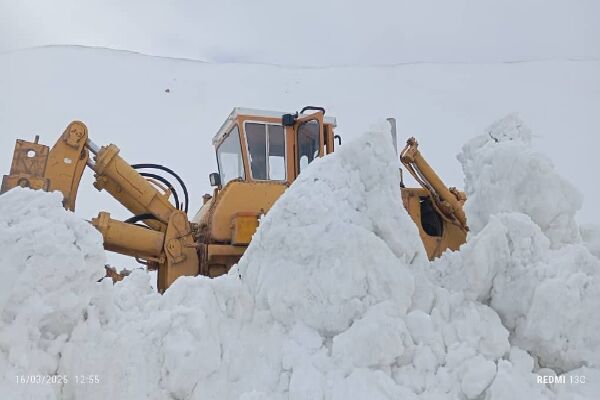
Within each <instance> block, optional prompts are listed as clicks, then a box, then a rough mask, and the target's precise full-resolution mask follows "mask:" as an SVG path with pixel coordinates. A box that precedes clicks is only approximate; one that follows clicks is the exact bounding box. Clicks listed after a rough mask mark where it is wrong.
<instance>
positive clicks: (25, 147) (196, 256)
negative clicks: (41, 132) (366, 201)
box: [0, 106, 468, 293]
mask: <svg viewBox="0 0 600 400" xmlns="http://www.w3.org/2000/svg"><path fill="white" fill-rule="evenodd" d="M389 121H390V126H391V133H392V135H393V137H394V144H395V143H396V139H395V138H396V128H395V120H393V119H389ZM335 127H336V120H335V118H333V117H330V116H325V110H324V109H323V108H321V107H312V106H309V107H304V108H303V109H302V110H301V111H300V112H296V113H283V112H273V111H262V110H255V109H248V108H239V107H236V108H234V109H233V111H232V112H231V114H230V115H229V116H228V117H227V119H226V120H225V122H224V123H223V125H222V126H221V128H220V129H219V130H218V131H217V133H216V135H215V136H214V138H213V145H214V146H215V150H216V158H217V166H218V172H217V173H212V174H210V175H209V179H210V184H211V186H212V187H214V191H213V193H212V194H205V195H204V196H203V204H202V205H201V207H200V209H199V211H198V212H197V213H196V214H195V216H194V217H193V218H192V219H191V220H190V219H189V218H188V205H189V204H188V203H189V195H188V192H187V189H186V186H185V184H184V182H183V180H182V179H181V178H180V177H179V175H177V174H176V173H175V172H174V171H172V170H171V169H169V168H167V167H165V166H163V165H160V164H129V163H127V162H126V161H125V160H124V159H123V158H121V157H120V156H119V148H118V147H117V146H115V145H114V144H109V145H108V146H101V147H100V146H98V145H96V144H95V143H94V142H93V141H92V140H91V139H90V138H89V136H88V129H87V127H86V125H85V124H84V123H83V122H80V121H73V122H71V123H70V124H69V125H68V126H67V128H66V130H65V131H64V133H63V134H62V135H61V136H60V138H59V139H58V141H57V142H56V144H55V145H54V146H53V147H52V148H49V147H48V146H46V145H43V144H40V143H38V141H39V137H37V136H36V138H35V139H34V141H33V142H28V141H25V140H21V139H18V140H17V143H16V146H15V151H14V155H13V160H12V166H11V170H10V174H9V175H5V176H4V177H3V180H2V187H1V189H0V193H4V192H6V191H8V190H10V189H12V188H14V187H16V186H21V187H29V188H32V189H41V190H45V191H56V190H58V191H60V192H62V194H63V196H64V201H63V205H64V207H65V208H66V209H67V210H71V211H73V210H74V209H75V200H76V197H77V190H78V187H79V182H80V180H81V176H82V174H83V171H84V169H85V167H86V165H87V166H88V167H89V168H91V169H92V170H93V171H94V173H95V175H94V176H95V182H94V186H95V187H96V188H97V189H98V190H106V191H107V192H108V193H110V194H111V195H112V196H113V197H114V198H115V199H116V200H117V201H119V202H120V203H121V204H123V205H124V206H125V207H126V208H127V209H128V210H129V211H130V212H131V213H132V214H133V216H132V217H131V218H129V219H128V220H125V221H118V220H115V219H112V218H111V217H110V215H109V214H108V213H106V212H100V213H99V215H98V217H97V218H94V219H92V220H91V223H92V225H93V226H94V227H96V228H97V229H98V230H99V231H100V232H101V233H102V236H103V238H104V247H105V249H106V250H109V251H114V252H117V253H120V254H124V255H128V256H132V257H135V259H136V260H137V261H138V262H140V263H142V264H145V265H146V266H147V268H148V269H149V270H157V271H158V274H157V275H158V282H157V287H158V290H159V291H160V292H161V293H162V292H164V291H165V290H166V289H167V288H168V287H169V286H170V285H171V284H172V283H173V282H174V281H175V280H176V279H177V278H178V277H180V276H182V275H206V276H209V277H216V276H219V275H221V274H224V273H226V272H227V271H228V270H229V269H230V268H231V266H232V265H234V264H235V263H237V262H238V260H239V259H240V257H241V256H242V255H243V254H244V251H245V250H246V248H247V247H248V245H249V243H250V241H251V240H252V236H253V234H254V232H255V231H256V229H257V228H258V225H259V222H260V218H261V216H262V215H263V214H265V213H267V212H268V211H269V209H270V208H271V207H272V206H273V203H275V201H277V199H278V198H279V196H281V195H282V193H283V192H284V191H285V190H286V188H287V187H289V186H290V185H291V184H292V183H293V182H294V180H295V179H296V177H298V175H299V174H300V173H301V172H302V171H303V170H304V169H305V168H307V166H308V165H309V164H310V163H311V162H312V161H313V160H315V159H316V158H317V157H324V156H327V155H328V154H330V153H332V152H334V151H335V148H336V146H339V145H341V138H340V136H338V135H336V134H335V133H334V129H335ZM400 160H401V161H402V164H403V165H404V167H405V168H406V169H407V170H408V171H409V172H410V173H411V175H413V177H414V178H415V179H416V181H417V182H418V183H419V184H420V185H421V187H420V188H406V187H404V183H403V182H402V180H401V182H400V187H399V194H400V195H401V196H402V201H403V204H404V207H405V208H406V210H407V211H408V213H409V214H410V216H411V218H412V219H413V221H414V223H415V224H416V226H417V227H418V230H419V233H420V236H421V239H422V241H423V245H424V247H425V249H426V251H427V255H428V257H429V258H430V259H433V258H435V257H437V256H439V255H440V254H441V253H442V252H443V251H445V250H446V249H451V250H456V249H458V247H459V246H460V245H461V244H462V243H464V242H465V239H466V235H467V231H468V226H467V221H466V218H465V214H464V212H463V204H464V201H465V195H464V193H462V192H459V191H458V190H457V189H456V188H448V187H446V186H445V185H444V183H443V182H442V180H441V179H440V178H439V177H438V176H437V175H436V173H435V172H434V171H433V169H432V168H431V167H430V166H429V164H428V163H427V162H426V161H425V159H424V158H423V157H422V155H421V153H420V152H419V150H418V144H417V142H416V140H415V139H414V138H410V139H409V140H408V141H407V143H406V147H405V148H404V149H403V150H402V152H401V153H400ZM400 172H402V170H401V171H400ZM165 176H168V177H170V179H175V181H177V186H178V187H176V185H173V184H172V181H170V180H169V179H168V178H166V177H165ZM177 189H179V190H181V192H179V193H178V192H177ZM180 195H182V197H183V198H182V199H180ZM180 200H181V201H180ZM107 275H109V276H111V277H112V278H113V279H115V280H119V279H122V275H120V274H119V273H117V272H115V271H114V270H110V269H108V270H107Z"/></svg>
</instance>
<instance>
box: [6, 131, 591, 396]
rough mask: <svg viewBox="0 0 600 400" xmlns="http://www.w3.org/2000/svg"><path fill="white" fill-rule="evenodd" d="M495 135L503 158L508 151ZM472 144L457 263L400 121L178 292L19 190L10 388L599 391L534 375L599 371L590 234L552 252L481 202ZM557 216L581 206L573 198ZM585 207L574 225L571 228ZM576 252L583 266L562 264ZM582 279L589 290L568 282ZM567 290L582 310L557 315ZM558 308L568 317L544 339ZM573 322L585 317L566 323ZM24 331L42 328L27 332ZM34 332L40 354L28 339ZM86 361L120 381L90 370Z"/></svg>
mask: <svg viewBox="0 0 600 400" xmlns="http://www.w3.org/2000/svg"><path fill="white" fill-rule="evenodd" d="M480 145H481V146H483V147H482V148H483V150H481V154H484V155H485V157H487V158H486V160H490V162H495V157H496V156H495V155H494V153H496V152H495V151H494V149H493V148H488V147H486V146H487V145H484V144H483V142H481V143H480ZM503 145H504V143H503ZM510 145H511V144H510V143H508V144H507V146H510ZM515 149H516V150H515V151H517V152H520V153H519V154H522V151H521V148H516V147H515ZM470 154H472V155H473V156H472V157H464V160H465V162H466V164H465V165H467V166H466V167H465V169H466V170H467V173H468V175H469V176H470V178H469V179H470V183H469V185H470V188H472V189H473V190H475V193H473V205H471V207H473V210H477V212H478V213H479V216H480V218H481V221H480V223H481V227H480V228H479V229H478V230H477V231H478V233H477V234H476V236H474V237H473V238H472V239H473V241H472V242H471V243H470V244H468V245H466V246H465V249H464V250H462V251H461V252H460V253H454V254H452V255H447V256H446V257H445V258H444V259H443V261H439V262H437V263H436V264H435V267H436V271H437V274H430V273H429V269H430V268H431V264H430V263H429V262H428V261H427V260H426V257H425V255H424V254H425V253H424V249H423V248H422V244H421V242H420V240H419V237H418V233H417V230H416V228H415V226H414V224H413V223H412V221H411V220H410V218H409V217H408V215H407V214H406V212H405V211H404V209H403V207H402V203H401V198H400V191H399V173H398V163H397V159H396V155H395V154H394V151H393V150H392V145H391V140H390V138H389V135H388V134H387V133H381V132H379V131H373V132H370V133H368V134H366V135H364V136H363V137H361V139H359V140H357V141H355V142H353V143H350V144H347V145H344V146H342V147H341V148H340V149H339V150H337V151H336V153H335V154H334V155H332V156H329V157H326V158H324V159H320V160H317V161H315V162H314V163H313V164H312V165H311V167H310V168H308V169H307V170H305V171H304V172H303V173H302V175H301V177H300V178H299V179H298V180H297V181H296V182H295V183H294V185H292V187H291V188H290V189H289V190H287V191H286V193H285V194H284V195H283V196H282V198H281V199H280V200H279V201H278V202H277V203H276V205H275V206H274V207H273V208H272V210H271V211H270V212H269V214H268V215H267V216H266V217H265V218H264V219H263V221H262V222H261V226H260V228H259V230H258V232H257V233H256V235H255V238H254V239H253V241H252V244H251V245H250V247H249V248H248V250H247V252H246V255H245V256H244V258H243V259H242V260H241V261H240V263H239V264H238V266H237V267H235V268H233V269H232V270H231V271H230V273H229V275H226V276H223V277H220V278H217V279H212V280H211V279H208V278H205V277H193V278H192V277H186V278H181V279H179V280H177V281H176V282H175V284H174V285H173V286H172V287H171V288H170V289H169V290H168V291H167V292H166V293H165V295H163V296H160V295H158V294H156V293H154V292H153V291H152V289H151V287H150V283H149V278H148V276H147V275H145V273H143V272H142V271H136V272H134V273H133V274H132V275H131V276H130V277H128V278H127V279H125V280H124V281H123V282H120V283H118V284H116V285H114V286H113V285H112V284H111V283H110V282H108V281H106V280H105V281H103V282H102V283H96V280H97V278H98V273H99V272H100V273H101V271H102V266H103V265H102V264H103V258H102V251H101V244H100V241H99V235H98V234H97V233H96V232H94V231H93V230H92V229H91V228H90V227H88V226H87V225H86V224H85V222H83V221H79V220H77V219H76V218H75V217H73V216H70V215H69V214H66V213H65V212H64V211H62V209H61V206H60V202H59V199H58V198H57V197H56V196H55V195H49V194H43V193H34V192H31V191H27V190H16V191H13V192H11V193H9V194H7V195H6V196H2V197H0V207H1V208H0V210H1V211H2V212H0V224H1V226H2V232H3V234H2V236H0V238H1V239H2V242H0V243H1V245H0V248H1V249H2V250H3V251H2V252H0V254H1V253H3V252H4V253H5V254H9V255H10V254H12V255H10V256H7V257H3V258H0V260H1V261H2V263H0V266H2V270H3V273H7V274H8V275H9V278H7V279H9V281H10V282H19V283H18V284H15V283H11V284H10V285H6V287H4V288H3V289H4V290H3V295H4V297H2V302H0V340H1V341H0V345H1V347H0V367H2V369H1V372H2V378H1V379H3V380H1V381H0V392H2V393H8V394H9V398H26V397H28V396H29V397H30V398H32V397H35V398H47V399H59V398H60V399H106V398H128V399H142V398H143V399H168V398H169V399H240V400H258V399H269V400H271V399H292V400H300V399H323V400H342V399H367V398H368V399H375V400H377V399H382V400H383V399H399V398H402V399H482V398H485V399H488V400H504V399H514V398H528V399H553V398H557V396H558V398H564V399H568V398H573V397H574V396H575V390H579V392H578V394H579V395H580V398H584V399H585V398H592V397H591V394H590V393H592V392H591V390H594V389H597V388H598V387H597V386H594V385H588V386H585V387H577V388H576V389H571V388H566V389H565V388H560V387H559V388H553V387H546V386H545V385H543V384H539V383H537V381H536V374H535V373H533V371H534V370H535V369H537V368H538V367H539V365H538V363H545V364H543V366H557V371H558V372H562V371H564V370H567V369H570V368H572V367H579V366H588V367H595V366H596V358H595V357H596V356H597V354H598V353H597V347H594V346H596V345H597V342H596V340H597V338H595V337H593V336H590V334H591V332H592V331H593V330H597V329H598V327H597V325H595V324H596V323H597V318H596V319H594V316H593V315H588V320H589V321H588V325H586V324H585V323H584V321H583V320H582V318H581V317H582V315H583V313H584V312H590V310H589V309H588V307H591V306H592V305H593V300H594V299H596V298H597V297H596V296H597V289H595V288H594V287H596V288H597V287H598V285H597V281H596V279H597V278H596V276H598V274H597V272H598V271H597V268H598V265H597V263H596V262H597V260H596V259H595V258H593V256H591V255H590V254H589V252H587V250H586V248H585V247H583V246H582V245H579V244H573V245H568V246H562V247H558V248H556V249H551V248H550V241H549V240H548V239H547V238H546V236H545V235H544V233H543V231H542V230H540V229H539V228H538V227H537V226H536V225H535V224H534V222H532V221H531V219H528V217H527V216H524V215H521V214H500V215H497V216H494V217H489V218H486V220H485V221H483V218H484V217H483V213H484V212H485V210H484V208H483V207H484V206H483V205H479V206H477V204H476V203H477V202H478V201H481V200H478V198H479V199H484V198H485V196H484V195H482V194H481V190H482V188H485V186H483V184H481V185H480V186H478V185H479V183H481V182H483V180H481V179H480V178H479V176H478V175H477V173H476V172H475V171H473V170H470V169H469V167H468V165H470V166H478V167H479V164H478V162H479V161H478V157H479V154H480V153H479V152H478V151H476V149H475V148H473V149H472V151H471V153H470ZM497 156H498V157H506V153H504V152H502V151H498V152H497ZM513 158H515V159H516V161H519V158H518V157H516V156H515V157H513ZM481 170H482V173H483V172H484V170H485V169H484V168H481ZM532 178H535V179H537V177H536V175H532ZM503 180H504V177H503V176H499V177H498V178H497V179H496V180H495V181H492V183H491V188H494V184H498V185H502V184H503ZM478 182H479V183H478ZM477 196H479V197H477ZM470 201H471V200H470ZM507 207H508V206H507ZM502 211H505V210H502ZM551 212H555V213H557V214H560V215H563V214H565V211H564V209H563V208H561V207H556V208H553V209H551ZM543 217H544V216H543V215H540V216H539V218H542V219H541V220H543ZM568 219H569V214H568V213H567V214H565V217H563V219H562V220H561V221H562V222H561V223H564V224H566V226H567V227H569V220H568ZM48 220H50V221H51V222H53V223H48V222H47V221H48ZM36 221H37V222H36ZM558 226H559V225H557V224H550V225H548V227H547V228H548V231H552V232H556V229H557V227H558ZM5 227H6V228H8V229H9V230H10V231H11V234H10V235H8V234H7V235H4V232H5V231H6V229H5ZM569 228H570V227H569ZM34 232H35V233H34ZM553 234H554V233H553ZM557 238H558V236H557ZM501 239H504V241H502V240H501ZM560 240H575V237H574V236H568V237H566V238H565V237H562V236H561V237H560ZM38 242H39V243H38ZM40 243H43V245H40ZM559 243H560V241H559V242H557V244H559ZM23 249H25V250H26V251H27V252H29V253H28V254H25V253H23V254H21V253H22V251H23ZM484 250H485V251H484ZM7 252H8V253H7ZM574 254H577V255H578V258H577V259H572V264H573V265H572V266H570V267H567V266H564V265H562V267H563V268H562V269H561V268H559V267H561V265H560V264H561V263H562V262H564V260H566V259H567V258H568V257H570V256H572V255H574ZM487 256H489V258H486V257H487ZM9 257H10V258H9ZM561 260H563V261H561ZM595 260H596V261H595ZM459 268H462V269H463V270H464V271H465V272H463V274H465V275H466V276H467V277H468V279H467V281H468V284H467V285H463V286H461V281H460V279H458V275H457V274H458V273H459V272H460V271H459ZM5 271H8V272H5ZM430 275H431V279H430ZM496 278H498V279H496ZM563 278H564V279H563ZM561 279H562V280H561ZM537 281H541V283H540V284H539V285H537V284H536V282H537ZM434 282H438V283H439V284H442V285H444V286H446V288H443V287H441V286H439V285H438V283H434ZM457 282H458V283H457ZM515 282H516V283H517V284H516V285H515ZM564 282H568V285H569V286H568V287H569V288H571V289H572V290H563V289H562V287H561V286H560V283H564ZM544 285H547V286H544ZM556 288H558V289H556ZM556 290H558V295H559V296H562V297H561V299H562V301H564V302H567V303H568V304H572V305H573V306H575V305H579V306H581V307H584V310H583V311H582V313H580V314H574V315H575V317H573V316H572V315H573V314H567V312H566V311H565V310H562V311H561V312H557V313H555V314H552V316H553V319H552V320H548V319H547V318H546V316H544V315H541V311H543V310H546V309H547V307H548V301H549V299H550V298H549V297H548V294H549V293H550V292H552V291H556ZM577 290H579V291H577ZM517 291H519V292H518V296H516V295H515V293H516V292H517ZM553 293H556V292H553ZM576 293H579V294H580V296H581V298H580V299H579V300H577V298H575V297H573V295H574V294H576ZM17 296H21V297H17ZM510 296H513V297H515V299H514V301H509V300H508V297H510ZM536 296H537V297H536ZM12 299H15V301H13V300H12ZM517 300H518V301H517ZM577 301H579V302H580V303H581V304H580V303H578V302H577ZM487 304H489V305H490V306H491V307H490V306H488V305H487ZM494 309H496V311H498V312H496V311H495V310H494ZM559 311H560V310H559ZM499 314H500V317H499ZM592 314H593V313H592ZM22 320H23V321H25V322H23V324H22V325H20V324H21V323H20V322H19V321H22ZM538 320H539V321H541V322H539V323H538ZM550 322H553V323H556V324H557V325H559V326H558V327H554V326H550V327H549V328H550V331H549V332H550V333H549V335H550V336H548V337H542V339H544V340H539V337H541V336H543V333H544V332H545V331H544V330H543V329H542V328H544V326H543V325H544V324H546V325H547V324H549V323H550ZM503 323H504V325H503ZM568 324H571V325H572V326H574V327H575V329H577V332H575V333H573V334H572V335H571V333H570V334H569V336H565V331H564V329H563V328H564V327H566V326H567V325H568ZM13 326H17V327H19V326H20V328H19V329H21V331H23V332H28V333H27V334H26V335H25V334H23V335H15V334H11V332H13V329H14V328H13ZM507 328H508V330H507ZM509 330H510V332H509ZM509 335H511V336H509ZM573 335H574V336H573ZM567 337H568V338H569V339H572V340H574V342H573V343H571V342H569V341H566V340H563V339H565V338H567ZM509 339H510V341H509ZM561 340H562V341H561ZM24 346H25V347H26V348H27V352H26V353H23V352H21V353H19V354H16V355H14V354H13V350H12V349H13V348H17V349H18V348H24ZM521 346H522V347H523V348H525V349H527V350H529V351H530V352H531V354H532V355H533V356H534V357H532V356H531V355H529V354H528V353H527V352H526V351H524V350H522V349H521V348H520V347H521ZM586 349H588V350H589V354H587V355H586V354H583V353H582V352H583V351H585V350H586ZM19 355H20V357H17V356H19ZM40 355H43V357H42V356H40ZM28 359H29V361H27V360H28ZM22 360H25V361H22ZM35 360H45V361H44V362H43V363H42V362H38V361H35ZM34 361H35V362H34ZM581 371H584V372H581ZM546 372H547V373H548V374H549V373H554V372H553V371H551V370H546ZM38 373H39V374H51V375H52V374H59V375H65V376H67V377H69V378H70V381H69V383H67V384H64V385H46V386H43V385H42V386H40V385H19V384H18V383H16V382H15V375H17V374H38ZM538 373H539V371H538ZM571 373H579V374H586V376H587V377H588V379H593V377H598V375H600V374H598V370H597V369H587V370H578V371H571ZM81 375H97V376H98V378H99V380H100V382H101V383H100V384H76V383H75V382H74V379H75V378H74V377H75V376H81Z"/></svg>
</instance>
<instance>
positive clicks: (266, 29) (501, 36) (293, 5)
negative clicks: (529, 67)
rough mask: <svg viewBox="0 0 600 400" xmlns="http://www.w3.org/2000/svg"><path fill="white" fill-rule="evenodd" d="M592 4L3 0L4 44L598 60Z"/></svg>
mask: <svg viewBox="0 0 600 400" xmlns="http://www.w3.org/2000/svg"><path fill="white" fill-rule="evenodd" d="M598 21H600V1H597V0H564V1H563V0H504V1H501V0H456V1H449V0H440V1H434V0H418V1H407V0H369V1H360V2H358V1H352V0H331V1H326V0H322V1H319V0H303V1H294V2H291V1H287V2H286V1H283V0H254V1H250V0H213V1H210V2H209V1H206V0H196V1H193V0H170V1H166V0H164V1H158V0H127V1H126V0H104V1H101V0H53V1H48V0H0V51H5V50H10V49H18V48H24V47H31V46H41V45H50V44H80V45H91V46H104V47H110V48H117V49H127V50H133V51H139V52H142V53H146V54H154V55H163V56H172V57H186V58H193V59H203V60H209V61H218V62H260V63H276V64H288V65H289V64H294V65H340V64H369V65H373V64H392V63H404V62H423V61H425V62H443V61H454V62H497V61H518V60H531V59H565V58H569V59H572V58H578V59H581V58H584V59H598V58H600V23H599V22H598Z"/></svg>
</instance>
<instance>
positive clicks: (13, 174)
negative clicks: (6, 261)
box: [0, 121, 198, 292]
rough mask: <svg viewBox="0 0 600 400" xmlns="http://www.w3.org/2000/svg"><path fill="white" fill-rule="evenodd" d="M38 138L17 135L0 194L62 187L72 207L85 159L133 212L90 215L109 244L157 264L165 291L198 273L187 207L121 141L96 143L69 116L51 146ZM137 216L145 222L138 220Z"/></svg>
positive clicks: (98, 184)
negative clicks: (139, 166) (147, 174)
mask: <svg viewBox="0 0 600 400" xmlns="http://www.w3.org/2000/svg"><path fill="white" fill-rule="evenodd" d="M38 141H39V138H38V137H37V136H36V137H35V139H34V141H33V142H28V141H26V140H22V139H19V140H17V143H16V145H15V151H14V154H13V160H12V164H11V169H10V174H9V175H5V176H4V177H3V179H2V187H1V188H0V194H1V193H4V192H7V191H8V190H10V189H12V188H14V187H17V186H20V187H29V188H32V189H38V190H44V191H60V192H61V193H62V194H63V198H64V199H63V206H64V207H65V209H67V210H70V211H74V210H75V200H76V198H77V190H78V188H79V183H80V181H81V177H82V175H83V171H84V169H85V167H86V165H87V166H88V167H89V168H91V169H92V170H93V171H94V172H95V178H96V182H95V183H94V186H95V187H96V188H97V189H98V190H102V189H104V190H106V191H107V192H108V193H109V194H110V195H112V196H113V197H114V198H115V199H117V201H119V202H120V203H121V204H123V205H124V206H125V207H126V208H127V209H128V210H129V211H131V212H132V213H133V214H134V215H135V217H134V220H133V221H131V222H129V223H127V221H126V222H122V221H118V220H114V219H111V218H110V215H109V214H108V213H105V212H100V214H99V215H98V217H97V218H94V219H92V221H91V224H92V225H93V226H94V227H96V229H98V231H100V233H102V236H103V239H104V247H105V249H107V250H111V251H115V252H118V253H121V254H124V255H129V256H132V257H135V258H136V259H137V260H138V261H140V262H141V263H143V264H145V265H147V266H148V268H149V269H157V270H158V288H159V290H160V291H161V292H163V291H164V290H166V289H167V288H168V287H169V286H170V285H171V284H172V283H173V282H174V281H175V279H177V278H178V277H179V276H182V275H197V274H198V257H197V253H196V246H195V244H194V239H193V235H192V228H191V225H190V223H189V221H188V219H187V215H186V213H185V212H184V211H182V210H179V209H178V208H177V207H175V206H174V205H173V204H171V203H170V202H169V195H170V192H169V191H168V190H165V191H161V190H159V187H157V186H156V185H154V184H152V183H150V182H149V181H148V180H147V179H145V178H144V177H143V176H142V175H141V174H140V173H138V172H137V171H136V169H135V168H133V167H132V166H131V165H130V164H129V163H127V162H126V161H125V160H123V158H121V157H120V155H119V149H118V148H117V146H115V145H112V144H111V145H108V146H102V147H98V146H96V145H95V144H94V143H93V142H92V141H91V140H90V139H89V137H88V130H87V127H86V126H85V124H84V123H83V122H80V121H73V122H71V123H70V124H69V125H68V126H67V128H66V129H65V131H64V132H63V133H62V135H61V136H60V137H59V139H58V141H57V142H56V144H55V145H54V146H53V147H52V148H49V147H48V146H46V145H43V144H40V143H39V142H38ZM90 153H91V154H92V155H93V160H92V159H91V158H90ZM142 216H143V217H142ZM138 217H139V218H138ZM139 221H144V222H145V225H137V224H135V222H139ZM107 276H111V277H112V278H115V276H117V275H115V273H108V274H107Z"/></svg>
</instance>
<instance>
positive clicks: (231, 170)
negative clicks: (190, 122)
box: [211, 107, 335, 187]
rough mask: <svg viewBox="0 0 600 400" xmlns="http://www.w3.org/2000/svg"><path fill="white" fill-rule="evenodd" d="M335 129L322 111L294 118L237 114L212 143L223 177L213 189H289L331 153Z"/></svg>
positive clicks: (214, 178)
mask: <svg viewBox="0 0 600 400" xmlns="http://www.w3.org/2000/svg"><path fill="white" fill-rule="evenodd" d="M334 128H335V118H332V117H329V116H327V117H326V116H325V110H324V109H322V108H320V107H305V108H304V109H302V111H301V112H299V113H295V114H287V113H283V112H273V111H263V110H255V109H248V108H240V107H237V108H234V109H233V111H232V112H231V114H230V115H229V117H228V118H227V120H226V121H225V123H224V124H223V125H222V126H221V128H220V129H219V131H218V132H217V134H216V135H215V137H214V138H213V144H214V145H215V148H216V155H217V165H218V169H219V172H218V174H217V176H215V175H213V176H211V184H212V185H213V186H218V187H224V186H226V185H227V184H228V183H229V182H231V181H233V180H235V181H243V182H265V181H269V182H280V183H283V184H286V185H289V184H291V183H292V182H293V181H294V180H295V179H296V177H297V176H298V175H299V174H300V173H301V172H302V170H303V169H304V168H306V167H307V166H308V165H309V164H310V163H311V162H313V161H314V160H315V159H316V158H317V157H322V156H324V155H325V154H329V153H331V152H333V150H334V133H333V130H334Z"/></svg>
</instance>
